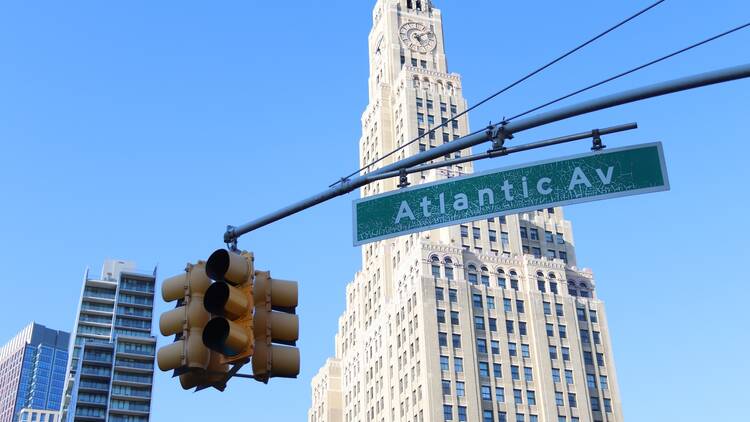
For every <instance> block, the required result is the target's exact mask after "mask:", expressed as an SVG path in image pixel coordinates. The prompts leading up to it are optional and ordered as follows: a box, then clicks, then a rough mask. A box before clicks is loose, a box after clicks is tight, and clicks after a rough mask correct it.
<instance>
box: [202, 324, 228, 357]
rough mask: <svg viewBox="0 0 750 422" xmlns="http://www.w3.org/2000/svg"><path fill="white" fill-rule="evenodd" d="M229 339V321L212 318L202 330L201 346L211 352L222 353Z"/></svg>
mask: <svg viewBox="0 0 750 422" xmlns="http://www.w3.org/2000/svg"><path fill="white" fill-rule="evenodd" d="M227 337H229V321H227V320H226V319H224V318H214V319H212V320H211V321H208V324H206V328H204V329H203V344H205V345H206V347H208V348H209V349H211V350H215V351H217V352H220V353H223V352H224V351H225V350H224V345H225V343H226V341H227Z"/></svg>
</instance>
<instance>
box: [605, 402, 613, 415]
mask: <svg viewBox="0 0 750 422" xmlns="http://www.w3.org/2000/svg"><path fill="white" fill-rule="evenodd" d="M604 411H605V412H607V413H612V400H611V399H604Z"/></svg>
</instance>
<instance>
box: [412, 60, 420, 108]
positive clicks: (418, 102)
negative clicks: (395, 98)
mask: <svg viewBox="0 0 750 422" xmlns="http://www.w3.org/2000/svg"><path fill="white" fill-rule="evenodd" d="M411 60H412V62H411V63H412V65H414V62H415V61H416V59H411ZM419 107H422V99H421V98H419V97H417V108H419Z"/></svg>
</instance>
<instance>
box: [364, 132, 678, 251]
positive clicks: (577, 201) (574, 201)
mask: <svg viewBox="0 0 750 422" xmlns="http://www.w3.org/2000/svg"><path fill="white" fill-rule="evenodd" d="M652 146H655V147H656V149H657V152H658V155H659V165H660V167H661V174H662V177H663V179H664V185H663V186H657V187H651V188H641V189H636V190H629V191H624V192H615V193H608V194H605V195H601V196H596V197H586V198H575V199H569V200H567V201H562V202H556V203H555V205H554V206H556V207H562V206H566V205H573V204H580V203H584V202H596V201H602V200H605V199H611V198H621V197H625V196H634V195H640V194H644V193H652V192H663V191H668V190H670V185H669V175H668V174H667V165H666V160H665V159H664V148H663V146H662V143H661V142H659V141H657V142H649V143H645V144H636V145H629V146H625V147H619V148H612V149H604V150H599V151H595V152H593V153H592V152H585V153H582V154H575V155H568V156H565V157H559V158H552V159H547V160H540V161H534V162H531V163H524V164H517V165H513V166H509V167H501V168H497V169H492V170H485V171H482V172H479V173H471V174H470V175H466V176H465V178H467V179H468V178H470V177H475V176H483V175H485V174H493V173H501V172H504V171H509V170H515V169H518V168H524V167H533V166H536V165H541V164H547V163H554V162H557V161H564V160H573V159H576V158H583V157H590V156H593V155H597V154H610V153H615V152H620V151H628V150H633V149H640V148H647V147H652ZM456 179H459V178H458V177H451V178H448V179H445V180H438V181H435V182H430V183H422V184H419V185H413V186H411V187H407V188H402V189H394V190H392V191H389V192H384V193H381V194H378V195H374V196H368V197H366V198H359V199H355V200H354V201H352V222H353V225H352V241H353V243H354V246H362V245H365V244H367V243H372V242H377V241H378V240H384V239H391V238H394V237H399V236H403V235H406V234H409V233H419V232H423V231H428V230H431V229H435V228H441V227H449V226H453V225H457V224H461V223H466V222H469V221H478V220H481V219H483V218H487V217H491V216H495V217H497V216H502V215H511V214H520V213H522V212H526V211H533V210H538V209H539V206H531V207H524V208H517V209H513V210H512V211H510V212H507V213H489V214H482V215H477V216H473V217H470V218H463V219H460V220H454V221H451V222H450V223H448V224H446V223H438V224H432V225H429V226H424V227H420V228H419V230H406V231H400V232H394V233H390V234H387V235H383V236H378V237H372V238H368V239H367V240H362V241H357V204H359V203H360V202H365V201H372V200H374V199H379V198H385V197H387V196H391V195H396V194H400V193H403V192H409V191H412V190H417V189H423V188H426V187H432V186H438V185H442V184H445V183H452V182H455V181H456Z"/></svg>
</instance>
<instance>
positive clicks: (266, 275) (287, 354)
mask: <svg viewBox="0 0 750 422" xmlns="http://www.w3.org/2000/svg"><path fill="white" fill-rule="evenodd" d="M253 298H254V300H255V321H254V324H253V327H254V330H253V331H254V335H255V351H254V355H253V374H254V376H255V379H256V380H258V381H261V382H263V383H267V382H268V380H269V379H270V378H274V377H282V378H296V377H297V375H299V371H300V354H299V349H298V348H296V347H293V346H296V344H297V340H298V339H299V318H298V316H297V315H296V314H295V312H296V308H297V303H298V287H297V283H296V282H294V281H286V280H275V279H273V278H271V273H270V272H268V271H256V272H255V284H254V286H253ZM274 343H276V344H274Z"/></svg>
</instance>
